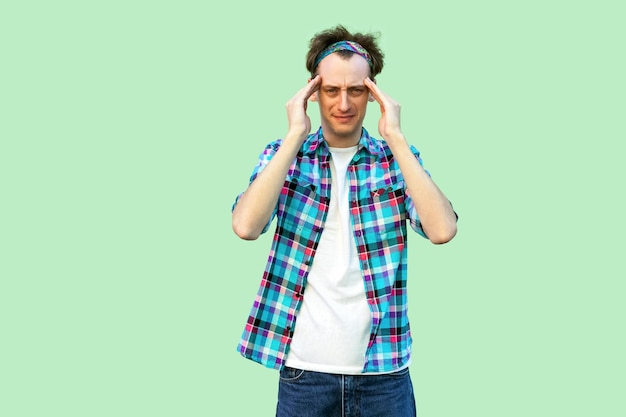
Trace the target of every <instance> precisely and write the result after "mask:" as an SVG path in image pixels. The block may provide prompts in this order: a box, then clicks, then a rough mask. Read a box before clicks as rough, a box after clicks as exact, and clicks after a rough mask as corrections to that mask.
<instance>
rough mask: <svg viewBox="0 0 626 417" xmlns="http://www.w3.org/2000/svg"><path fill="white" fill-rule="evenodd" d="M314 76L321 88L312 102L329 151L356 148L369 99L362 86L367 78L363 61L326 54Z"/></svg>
mask: <svg viewBox="0 0 626 417" xmlns="http://www.w3.org/2000/svg"><path fill="white" fill-rule="evenodd" d="M317 73H318V74H319V75H320V77H321V78H322V84H321V86H320V89H319V91H318V92H317V93H316V94H315V95H314V96H313V97H312V100H313V101H317V102H318V103H319V107H320V116H321V122H322V131H323V133H324V139H325V140H326V142H328V145H329V146H332V147H349V146H354V145H356V144H357V143H358V141H359V139H360V138H361V127H362V126H363V119H364V118H365V110H366V108H367V103H368V98H369V90H368V88H367V87H366V86H365V85H364V84H363V80H365V78H367V77H369V75H370V68H369V65H368V63H367V61H366V60H365V59H363V58H362V57H361V56H359V55H356V54H355V55H352V56H351V57H350V59H344V58H342V57H341V56H339V55H338V54H336V53H335V54H330V55H328V56H327V57H326V58H324V59H323V60H322V62H320V64H319V66H318V67H317Z"/></svg>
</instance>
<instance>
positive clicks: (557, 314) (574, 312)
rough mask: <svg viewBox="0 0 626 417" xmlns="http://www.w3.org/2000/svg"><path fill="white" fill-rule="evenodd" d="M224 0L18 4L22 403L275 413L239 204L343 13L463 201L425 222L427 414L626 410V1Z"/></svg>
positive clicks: (4, 155)
mask: <svg viewBox="0 0 626 417" xmlns="http://www.w3.org/2000/svg"><path fill="white" fill-rule="evenodd" d="M11 3H14V5H9V4H11ZM211 3H214V2H209V1H188V0H179V1H123V2H122V1H106V2H105V1H99V2H95V1H66V0H64V1H49V2H44V1H23V2H19V6H16V5H15V4H18V2H5V3H3V5H2V6H0V45H1V50H0V73H1V77H0V88H1V90H0V105H1V108H0V110H1V113H0V139H1V147H0V186H1V189H0V199H1V202H0V222H1V225H0V227H1V228H0V243H1V248H0V250H1V252H0V277H1V281H0V326H1V327H0V415H2V416H6V417H23V416H28V417H31V416H41V417H49V416H64V417H91V416H93V417H96V416H98V417H99V416H106V417H112V416H115V417H126V416H132V417H136V416H150V417H156V416H184V417H194V416H222V415H223V416H231V415H237V416H244V415H246V416H247V415H250V416H270V415H273V413H274V407H275V397H276V383H277V374H276V373H275V372H274V371H271V370H267V369H265V368H263V367H261V366H259V365H256V364H254V363H252V362H250V361H247V360H244V359H242V358H241V357H240V356H239V355H238V354H237V353H236V351H235V346H236V344H237V341H238V338H239V336H240V333H241V330H242V328H243V324H244V321H245V319H246V317H247V314H248V311H249V308H250V305H251V302H252V300H253V297H254V294H255V292H256V289H257V285H258V282H259V280H260V277H261V271H262V269H263V266H264V264H265V260H266V257H267V252H268V249H269V245H270V240H271V236H270V234H268V235H264V236H263V237H262V238H261V239H259V240H258V241H255V242H244V241H241V240H238V239H237V238H236V237H235V236H234V234H233V233H232V232H231V229H230V208H231V204H232V201H233V199H234V197H235V195H236V194H237V193H238V192H240V191H242V190H243V189H244V188H245V186H246V185H247V179H248V176H249V174H250V172H251V170H252V167H253V165H254V163H255V161H256V157H257V155H258V154H259V152H260V151H261V150H262V148H263V146H264V145H265V144H266V143H267V142H268V141H270V140H272V139H275V138H277V137H279V136H281V135H283V134H284V133H285V131H286V126H287V124H286V117H285V112H284V104H285V102H286V101H287V100H288V99H289V98H290V97H291V96H292V95H293V94H294V93H295V92H296V91H297V90H298V89H299V88H300V87H301V86H303V85H304V83H305V82H306V78H307V74H306V72H305V69H304V54H305V52H306V46H307V42H308V40H309V39H310V37H311V36H312V35H313V34H314V33H315V32H317V31H319V30H321V29H325V28H327V27H329V26H332V25H334V24H336V23H343V24H344V25H346V26H347V27H348V28H349V29H352V30H357V31H380V32H381V33H382V37H381V39H380V42H381V45H382V47H383V48H384V50H385V52H386V59H387V64H386V66H385V69H384V71H383V73H382V74H381V75H380V77H379V78H378V82H379V86H380V87H381V88H382V89H383V90H384V91H386V92H387V93H388V94H389V95H391V96H392V97H394V98H395V99H396V100H397V101H399V102H400V103H401V104H402V112H403V113H402V115H403V129H404V131H405V134H406V136H407V137H408V138H409V140H410V141H411V143H412V144H414V145H416V146H417V147H418V148H419V149H420V150H421V152H422V156H423V158H424V162H425V165H426V167H427V168H428V169H429V170H430V171H431V173H432V175H433V177H434V179H435V180H436V181H437V183H438V184H439V186H440V187H441V188H442V189H443V190H444V191H445V193H446V194H447V196H448V197H449V198H450V199H451V200H452V201H453V202H454V204H455V208H456V209H457V211H458V212H459V214H460V216H461V217H460V222H459V234H458V236H457V237H456V238H455V240H454V241H453V242H451V243H450V244H448V245H445V246H433V245H430V244H429V243H428V242H427V241H425V240H422V239H420V238H419V237H418V236H417V235H415V236H411V237H412V239H411V240H410V268H409V271H410V287H409V290H410V315H411V319H412V326H413V327H412V329H413V335H414V339H415V344H414V358H413V365H412V375H413V380H414V385H415V389H416V397H417V401H418V408H419V412H420V416H422V417H452V416H454V417H458V416H476V417H503V416H506V417H515V416H525V417H526V416H546V417H548V416H549V417H553V416H568V417H573V416H601V417H612V416H616V417H617V416H621V417H623V416H624V415H626V404H625V400H624V389H625V387H626V381H625V377H624V375H625V372H626V366H625V360H624V352H625V351H626V343H625V341H624V317H625V313H626V311H625V309H624V296H625V290H626V286H625V285H624V278H625V277H626V274H625V271H624V264H623V257H624V243H623V238H624V232H625V231H626V230H625V227H624V220H623V217H624V215H623V213H622V211H623V210H622V209H623V205H622V202H623V194H624V191H623V190H624V186H623V182H624V179H625V178H626V176H625V175H624V174H625V172H624V162H623V154H624V153H623V150H624V147H623V145H622V143H623V142H624V140H625V139H626V129H625V125H624V111H625V110H626V106H625V97H626V88H625V81H624V74H626V65H625V61H624V40H625V39H626V31H625V29H624V17H625V14H624V7H622V6H621V5H622V4H623V3H622V2H620V1H608V0H597V1H590V0H589V1H576V0H573V1H565V0H563V1H550V0H548V1H546V0H544V1H536V0H535V1H532V0H531V1H495V0H492V1H487V0H480V1H473V2H470V1H442V2H424V1H418V2H409V1H404V2H394V1H386V2H373V1H343V2H340V1H329V0H324V1H312V2H295V1H291V2H288V1H276V2H271V3H270V2H268V3H263V2H253V1H244V2H220V3H217V4H211ZM310 109H311V111H310V113H311V116H312V119H313V121H314V124H316V123H317V122H318V120H319V116H318V115H317V107H316V106H315V105H312V106H311V107H310ZM378 114H379V113H378V108H377V106H375V105H372V106H371V107H370V113H369V114H368V118H367V120H366V124H367V126H368V127H369V130H370V132H371V133H373V134H376V133H377V132H376V122H377V119H378Z"/></svg>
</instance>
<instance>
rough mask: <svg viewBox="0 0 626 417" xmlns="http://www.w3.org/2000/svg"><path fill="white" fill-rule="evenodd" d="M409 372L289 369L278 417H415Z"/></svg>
mask: <svg viewBox="0 0 626 417" xmlns="http://www.w3.org/2000/svg"><path fill="white" fill-rule="evenodd" d="M415 415H416V411H415V397H414V394H413V384H412V383H411V377H410V376H409V369H408V368H407V369H403V370H401V371H398V372H394V373H391V374H383V375H337V374H326V373H320V372H311V371H303V370H300V369H294V368H289V367H285V368H284V369H283V370H282V371H280V382H279V385H278V405H277V407H276V417H374V416H378V417H414V416H415Z"/></svg>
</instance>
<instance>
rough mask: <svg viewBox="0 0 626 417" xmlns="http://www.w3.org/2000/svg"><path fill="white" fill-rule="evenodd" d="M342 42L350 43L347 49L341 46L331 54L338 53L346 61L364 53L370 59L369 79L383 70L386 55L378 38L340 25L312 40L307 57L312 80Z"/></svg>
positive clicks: (307, 67)
mask: <svg viewBox="0 0 626 417" xmlns="http://www.w3.org/2000/svg"><path fill="white" fill-rule="evenodd" d="M340 42H348V45H347V46H345V47H344V46H343V45H339V47H338V48H336V49H335V51H333V52H331V53H336V54H338V55H339V56H341V57H343V58H345V59H349V58H350V57H351V56H353V55H355V54H358V55H362V54H360V53H359V52H360V51H364V52H365V53H366V54H367V55H368V56H369V58H370V62H369V63H370V75H369V77H370V78H371V79H372V80H374V79H375V77H376V76H377V75H378V74H379V73H380V72H381V71H382V70H383V64H384V57H385V55H384V54H383V52H382V51H381V50H380V48H379V47H378V39H377V36H376V35H373V34H363V33H351V32H349V31H348V30H347V29H346V28H345V27H343V26H341V25H338V26H335V27H334V28H331V29H327V30H325V31H322V32H319V33H317V34H315V36H313V38H311V41H310V42H309V52H308V53H307V55H306V69H307V70H308V71H309V73H310V74H311V78H314V77H315V75H317V67H318V65H319V63H320V62H321V60H323V58H324V57H325V56H328V55H329V50H332V49H333V45H337V44H338V43H340ZM329 47H330V48H329ZM359 47H360V48H359ZM320 58H322V59H320Z"/></svg>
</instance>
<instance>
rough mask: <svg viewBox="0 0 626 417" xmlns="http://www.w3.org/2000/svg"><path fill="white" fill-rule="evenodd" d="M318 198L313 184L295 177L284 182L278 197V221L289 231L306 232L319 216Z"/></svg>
mask: <svg viewBox="0 0 626 417" xmlns="http://www.w3.org/2000/svg"><path fill="white" fill-rule="evenodd" d="M319 200H321V199H320V198H319V196H318V195H317V193H316V187H315V186H314V185H313V184H310V183H308V182H303V181H298V180H297V179H292V180H291V181H287V182H285V185H284V186H283V189H282V191H281V196H280V199H279V206H278V210H279V214H280V215H279V223H282V225H281V226H283V227H286V228H288V229H289V232H290V233H295V234H298V235H300V234H301V233H303V232H306V231H307V229H310V228H311V227H312V226H313V224H314V223H315V220H316V219H317V217H318V216H319V210H320V201H319Z"/></svg>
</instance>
